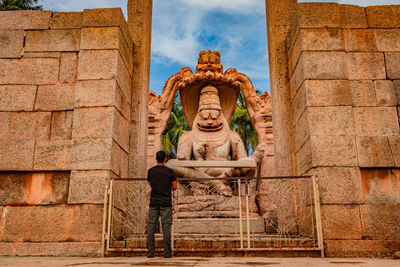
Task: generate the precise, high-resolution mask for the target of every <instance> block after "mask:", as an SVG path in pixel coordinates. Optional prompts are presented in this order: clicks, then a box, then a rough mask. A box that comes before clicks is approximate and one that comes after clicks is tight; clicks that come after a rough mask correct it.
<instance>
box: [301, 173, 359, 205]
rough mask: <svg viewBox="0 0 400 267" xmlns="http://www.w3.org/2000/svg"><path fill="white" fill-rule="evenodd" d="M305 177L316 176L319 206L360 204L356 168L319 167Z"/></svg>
mask: <svg viewBox="0 0 400 267" xmlns="http://www.w3.org/2000/svg"><path fill="white" fill-rule="evenodd" d="M307 175H318V186H319V195H320V198H321V204H362V203H363V201H364V198H363V191H362V188H363V187H362V181H361V175H360V170H359V168H358V167H319V168H313V169H311V171H310V172H309V173H308V174H307Z"/></svg>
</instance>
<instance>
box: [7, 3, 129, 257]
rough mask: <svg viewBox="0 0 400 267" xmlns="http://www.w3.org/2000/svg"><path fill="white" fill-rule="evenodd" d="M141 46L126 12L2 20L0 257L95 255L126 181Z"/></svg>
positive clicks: (13, 15)
mask: <svg viewBox="0 0 400 267" xmlns="http://www.w3.org/2000/svg"><path fill="white" fill-rule="evenodd" d="M132 53H133V43H132V38H131V37H130V33H129V31H128V26H127V24H126V22H125V19H124V17H123V14H122V12H121V9H119V8H115V9H92V10H84V11H83V12H72V13H58V12H51V11H10V12H5V11H3V12H0V128H1V131H0V214H1V216H0V255H93V254H99V252H100V247H101V242H100V241H101V231H102V214H103V198H104V188H105V184H106V182H107V181H108V180H109V178H110V177H127V176H128V155H129V119H130V115H131V114H130V112H131V79H132V78H131V77H132V73H133V63H132V62H133V57H132Z"/></svg>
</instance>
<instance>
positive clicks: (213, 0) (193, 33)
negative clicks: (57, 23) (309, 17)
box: [42, 0, 400, 94]
mask: <svg viewBox="0 0 400 267" xmlns="http://www.w3.org/2000/svg"><path fill="white" fill-rule="evenodd" d="M299 2H337V3H341V4H356V5H360V6H369V5H384V4H400V0H337V1H331V0H330V1H329V0H325V1H324V0H304V1H299ZM264 3H265V1H264V0H153V27H152V55H151V70H150V90H153V91H156V92H157V93H158V94H160V93H161V91H162V87H163V86H164V83H165V81H166V80H167V79H168V78H169V77H170V76H171V75H173V74H174V73H176V72H178V71H179V70H180V69H181V68H182V67H184V66H187V67H190V68H191V69H192V70H193V71H194V68H195V66H196V63H197V57H198V53H199V51H201V50H219V51H220V52H221V61H222V65H223V66H224V69H225V70H226V69H228V68H230V67H234V68H236V69H237V70H238V71H240V72H242V73H244V74H246V75H247V76H249V78H250V79H251V81H252V82H253V84H254V87H255V88H256V89H259V90H261V91H268V92H269V77H268V76H269V69H268V54H267V29H266V18H265V4H264ZM42 4H43V6H44V9H48V10H53V11H81V10H83V9H85V8H103V7H121V8H122V10H123V12H124V14H125V18H127V15H126V14H127V13H126V4H127V0H84V1H82V0H69V1H59V0H44V1H42Z"/></svg>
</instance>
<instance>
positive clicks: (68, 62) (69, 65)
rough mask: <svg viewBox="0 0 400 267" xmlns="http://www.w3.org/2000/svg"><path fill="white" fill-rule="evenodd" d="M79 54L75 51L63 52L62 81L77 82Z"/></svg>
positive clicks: (61, 62) (61, 64) (61, 63)
mask: <svg viewBox="0 0 400 267" xmlns="http://www.w3.org/2000/svg"><path fill="white" fill-rule="evenodd" d="M77 70H78V55H77V54H76V53H75V52H66V53H61V61H60V78H59V80H60V82H76V76H77V73H76V72H77Z"/></svg>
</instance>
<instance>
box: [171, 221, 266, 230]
mask: <svg viewBox="0 0 400 267" xmlns="http://www.w3.org/2000/svg"><path fill="white" fill-rule="evenodd" d="M249 222H250V232H251V233H264V232H265V223H264V219H263V218H260V217H259V218H249ZM242 223H243V233H246V232H247V221H246V219H245V218H243V219H242ZM239 225H240V219H239V218H202V219H175V220H174V231H175V232H176V233H179V234H184V233H189V234H217V233H220V234H230V233H239V232H240V226H239Z"/></svg>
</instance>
